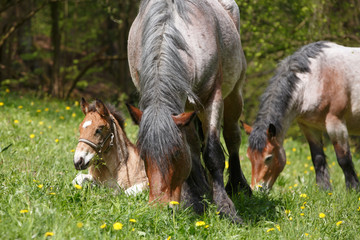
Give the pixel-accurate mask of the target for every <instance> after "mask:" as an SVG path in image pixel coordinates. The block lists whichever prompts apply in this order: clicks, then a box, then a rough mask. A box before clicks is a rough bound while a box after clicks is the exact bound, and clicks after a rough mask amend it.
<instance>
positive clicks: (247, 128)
mask: <svg viewBox="0 0 360 240" xmlns="http://www.w3.org/2000/svg"><path fill="white" fill-rule="evenodd" d="M240 123H241V126H242V127H243V129H244V130H245V132H246V134H247V135H250V133H251V132H252V127H251V126H250V125H248V124H246V123H244V122H243V121H240Z"/></svg>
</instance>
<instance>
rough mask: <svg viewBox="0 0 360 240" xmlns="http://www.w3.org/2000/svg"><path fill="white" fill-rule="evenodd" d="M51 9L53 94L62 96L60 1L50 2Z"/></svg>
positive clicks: (51, 87)
mask: <svg viewBox="0 0 360 240" xmlns="http://www.w3.org/2000/svg"><path fill="white" fill-rule="evenodd" d="M50 10H51V44H52V47H53V66H52V70H51V83H50V84H51V86H50V90H51V94H52V95H53V96H55V97H62V92H63V91H62V79H61V78H60V44H61V35H60V28H59V16H60V12H59V10H60V2H58V1H52V2H50Z"/></svg>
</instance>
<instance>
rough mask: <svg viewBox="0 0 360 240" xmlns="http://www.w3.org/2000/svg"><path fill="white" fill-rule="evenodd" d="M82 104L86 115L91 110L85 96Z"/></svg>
mask: <svg viewBox="0 0 360 240" xmlns="http://www.w3.org/2000/svg"><path fill="white" fill-rule="evenodd" d="M80 105H81V110H82V112H83V113H84V114H85V115H86V114H87V113H88V112H89V104H88V103H87V102H86V100H85V98H83V97H82V98H81V101H80Z"/></svg>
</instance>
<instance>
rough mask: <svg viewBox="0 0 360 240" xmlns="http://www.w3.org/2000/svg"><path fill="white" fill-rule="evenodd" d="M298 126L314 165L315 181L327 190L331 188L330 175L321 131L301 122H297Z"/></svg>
mask: <svg viewBox="0 0 360 240" xmlns="http://www.w3.org/2000/svg"><path fill="white" fill-rule="evenodd" d="M299 126H300V128H301V130H302V131H303V133H304V135H305V137H306V140H307V141H308V143H309V147H310V152H311V159H312V162H313V164H314V167H315V173H316V183H317V185H318V186H319V187H320V188H322V189H325V190H329V189H331V185H330V175H329V170H328V167H327V163H326V157H325V153H324V150H323V147H324V144H323V141H322V131H320V130H317V129H315V128H310V127H308V126H305V125H303V124H301V123H299Z"/></svg>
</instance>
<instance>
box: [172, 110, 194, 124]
mask: <svg viewBox="0 0 360 240" xmlns="http://www.w3.org/2000/svg"><path fill="white" fill-rule="evenodd" d="M195 116H196V112H186V113H181V114H179V115H176V116H174V115H173V116H172V119H173V120H174V122H175V124H176V126H178V127H179V128H181V127H184V126H187V125H189V123H190V122H191V120H192V119H193V118H194V117H195Z"/></svg>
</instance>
